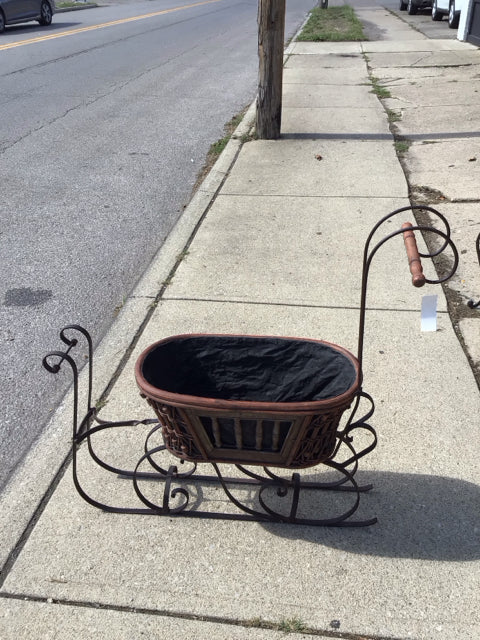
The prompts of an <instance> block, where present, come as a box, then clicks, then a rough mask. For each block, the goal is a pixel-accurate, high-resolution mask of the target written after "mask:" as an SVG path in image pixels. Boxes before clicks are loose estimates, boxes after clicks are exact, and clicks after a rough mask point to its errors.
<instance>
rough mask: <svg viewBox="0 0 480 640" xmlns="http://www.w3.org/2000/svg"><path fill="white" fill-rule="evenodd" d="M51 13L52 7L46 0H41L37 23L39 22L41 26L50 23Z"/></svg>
mask: <svg viewBox="0 0 480 640" xmlns="http://www.w3.org/2000/svg"><path fill="white" fill-rule="evenodd" d="M52 15H53V14H52V7H51V6H50V5H49V3H48V2H47V0H43V2H42V6H41V7H40V18H39V20H38V22H39V24H41V25H42V27H48V25H49V24H52Z"/></svg>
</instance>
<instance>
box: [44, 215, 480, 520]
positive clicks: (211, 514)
mask: <svg viewBox="0 0 480 640" xmlns="http://www.w3.org/2000/svg"><path fill="white" fill-rule="evenodd" d="M415 210H424V211H427V212H429V213H430V214H433V215H435V216H437V217H438V218H439V220H440V221H441V222H442V223H443V225H444V227H445V231H441V230H439V229H437V228H435V227H433V226H428V225H410V226H409V227H408V232H410V231H412V230H413V231H415V230H419V231H424V232H430V233H432V234H434V235H436V236H438V237H439V238H440V239H441V240H442V243H441V247H440V249H437V250H435V251H432V252H431V253H427V254H420V253H419V252H418V250H417V249H416V244H415V249H414V257H413V260H412V261H414V262H415V263H420V257H419V256H422V257H429V258H433V257H435V256H437V255H439V254H440V253H442V252H443V251H444V250H445V249H446V248H447V247H448V248H450V250H451V252H452V254H453V267H452V268H451V269H450V272H449V273H448V275H447V276H442V277H440V278H438V279H436V280H429V279H427V278H424V280H425V281H426V282H429V283H432V284H433V283H440V282H444V281H445V280H446V279H448V277H450V276H451V275H453V273H454V272H455V270H456V267H457V265H458V252H457V250H456V247H455V245H454V244H453V242H452V240H451V238H450V228H449V225H448V222H447V221H446V219H445V218H444V217H443V216H442V215H441V214H440V213H439V212H438V211H436V210H435V209H433V208H431V207H427V206H413V207H403V208H401V209H397V210H396V211H394V212H392V213H390V214H388V215H387V216H385V217H384V218H382V220H380V222H379V223H378V224H377V225H375V227H374V228H373V230H372V232H371V233H370V235H369V237H368V238H367V242H366V245H365V250H364V257H363V273H362V286H361V302H360V323H359V336H358V362H359V369H358V373H357V375H358V377H359V385H358V386H357V387H356V389H357V390H356V391H355V395H354V397H353V406H352V407H351V409H350V415H349V417H348V419H346V420H342V422H343V423H344V426H341V425H340V423H338V424H336V425H334V427H333V428H334V429H335V432H334V438H335V445H334V447H333V448H332V450H331V453H330V454H329V455H328V457H327V458H326V459H322V460H321V461H320V462H319V463H318V464H317V463H316V462H315V465H316V466H315V470H316V471H317V468H318V467H320V465H323V466H322V467H320V468H321V469H323V470H324V471H326V472H327V474H329V473H330V472H332V471H333V472H335V473H336V477H335V478H331V477H330V475H328V477H327V478H324V479H323V480H320V479H318V477H314V478H310V477H309V476H307V475H305V472H302V473H299V471H298V465H297V467H296V466H295V465H294V464H292V465H291V466H290V467H289V466H288V465H287V464H281V465H280V466H275V465H272V464H271V463H266V464H262V463H261V462H259V460H258V459H257V460H256V461H255V463H251V464H255V465H257V466H255V470H252V469H249V468H248V466H247V465H245V464H243V463H237V464H234V463H232V462H231V461H230V462H228V461H225V460H218V459H214V458H211V459H209V458H208V457H207V458H203V459H202V460H201V461H200V462H198V461H195V460H194V461H192V460H191V459H190V461H189V457H188V456H187V455H186V456H185V457H182V455H181V451H176V452H174V453H175V455H176V456H177V458H174V457H173V456H172V454H171V452H170V451H169V449H168V448H167V445H168V442H167V440H165V442H162V443H161V444H158V442H156V440H155V439H156V438H158V436H160V435H161V436H162V438H163V439H165V429H167V428H169V429H171V428H172V425H171V424H170V423H169V424H165V423H164V422H163V417H162V416H163V413H162V412H160V413H159V414H158V417H159V420H157V419H152V418H147V419H145V420H126V421H118V422H112V421H106V420H102V419H100V418H99V417H98V415H97V413H98V412H97V408H95V407H93V406H92V376H93V347H92V340H91V337H90V335H89V334H88V332H87V331H86V330H85V329H84V328H82V327H81V326H79V325H69V326H67V327H65V328H64V329H62V331H61V332H60V338H61V340H62V342H63V343H64V344H65V345H66V346H67V348H66V349H65V351H53V352H51V353H49V354H48V355H47V356H45V358H44V359H43V365H44V367H45V368H46V369H47V370H48V371H50V372H51V373H54V374H58V373H59V371H60V370H61V366H62V364H63V363H64V362H67V363H68V364H69V366H70V368H71V371H72V376H73V391H74V394H73V395H74V409H73V439H72V440H73V441H72V456H73V464H72V470H73V479H74V484H75V487H76V489H77V491H78V492H79V494H80V495H81V496H82V497H83V498H84V499H85V500H86V501H87V502H88V503H89V504H91V505H93V506H95V507H98V508H100V509H102V510H104V511H109V512H114V513H130V514H144V515H168V516H184V517H191V518H208V519H227V520H244V521H256V522H277V523H278V522H280V523H289V524H303V525H313V526H317V525H322V526H337V527H346V526H354V527H356V526H357V527H358V526H366V525H371V524H374V523H375V522H376V521H377V519H376V518H375V517H371V518H366V519H360V520H352V519H351V518H352V516H353V514H354V513H355V512H356V510H357V509H358V506H359V503H360V494H361V493H364V492H368V491H370V490H371V489H372V485H371V484H364V485H359V484H358V483H357V481H356V479H355V475H356V473H357V470H358V461H359V460H360V458H362V457H363V456H365V455H367V454H368V453H370V452H371V451H372V450H373V449H374V448H375V446H376V443H377V436H376V432H375V430H374V428H373V427H372V426H371V425H370V424H369V423H368V421H369V420H370V418H371V417H372V415H373V413H374V411H375V405H374V402H373V399H372V398H371V396H370V395H369V394H368V393H366V392H365V391H363V389H362V388H361V383H362V369H361V366H362V361H363V339H364V331H365V315H366V295H367V285H368V274H369V269H370V266H371V262H372V259H373V257H374V256H375V254H376V253H377V251H378V250H379V249H380V247H382V246H383V245H384V244H385V242H387V241H388V240H390V239H391V238H394V237H395V236H397V235H401V234H405V233H406V231H405V229H404V228H400V229H399V230H397V231H395V232H393V233H390V234H388V235H387V236H385V237H384V238H383V239H382V240H380V241H379V242H378V243H377V244H376V245H375V246H374V247H373V249H370V244H371V241H372V238H373V236H374V234H375V232H376V231H377V230H378V228H379V227H380V226H381V225H382V224H383V223H384V222H386V221H387V220H389V219H391V218H392V217H393V216H395V215H397V214H399V213H403V212H406V211H415ZM479 238H480V235H479ZM479 242H480V240H479V239H477V245H478V243H479ZM407 250H408V249H407ZM477 251H478V252H479V259H480V248H479V247H478V246H477ZM409 260H411V256H409ZM415 268H416V269H418V268H420V270H421V266H420V267H418V265H417V266H416V267H415ZM412 273H413V272H412ZM422 278H423V274H422ZM417 286H418V285H417ZM72 333H73V334H74V335H73V337H72ZM78 334H79V335H78ZM69 336H70V337H69ZM82 337H83V339H85V341H86V343H87V348H88V362H89V366H88V376H87V377H88V382H87V385H88V393H87V400H86V406H85V408H84V412H83V417H82V419H81V420H80V421H79V418H78V415H79V394H78V384H79V373H78V368H77V364H76V362H75V359H74V358H73V356H72V351H73V349H74V348H75V347H77V346H79V344H80V341H79V338H80V339H81V338H82ZM352 357H353V356H352ZM200 400H201V401H202V403H203V406H207V407H209V406H212V407H213V406H214V404H215V403H211V402H209V399H206V398H200ZM245 404H248V403H245ZM251 404H252V405H253V404H256V405H258V403H251ZM266 404H268V407H269V410H270V411H273V410H274V407H273V408H272V404H273V405H275V403H266ZM280 404H281V403H280ZM283 404H286V403H283ZM299 404H301V405H302V411H303V413H305V406H304V405H307V404H308V403H297V405H299ZM362 404H365V405H368V406H366V408H365V412H364V415H362V416H361V417H357V413H358V412H359V409H360V407H361V406H362ZM292 406H293V405H292ZM307 408H308V407H307ZM251 413H252V412H251V410H250V412H249V413H248V418H249V419H251ZM307 417H308V415H307ZM170 418H171V416H170ZM187 422H188V421H187ZM193 424H194V423H193ZM181 426H182V429H185V428H191V425H189V424H186V423H185V422H182V425H181ZM145 427H146V428H149V431H148V433H147V434H146V435H145V433H141V434H139V435H138V437H137V441H138V451H133V452H132V463H131V466H130V468H128V469H123V468H119V467H118V466H115V465H113V464H111V463H110V462H108V461H106V460H104V458H103V456H102V455H100V454H99V453H98V451H97V449H96V448H95V447H94V440H95V436H97V435H98V434H101V433H104V432H109V431H111V430H112V429H114V430H128V431H129V432H131V430H134V431H139V430H141V431H142V432H143V431H144V428H145ZM362 432H363V433H364V434H369V436H371V439H370V442H369V444H367V445H366V446H365V445H363V446H364V448H363V449H362V450H361V451H359V452H357V451H356V450H355V448H354V446H353V440H354V437H355V436H357V435H359V434H360V433H362ZM305 433H307V432H305ZM329 437H330V436H329ZM84 441H86V443H87V450H88V453H89V456H90V458H91V459H92V460H93V461H94V462H95V463H96V464H97V465H98V466H99V467H101V468H102V469H104V470H105V471H106V472H108V473H109V474H113V476H115V479H119V480H130V481H131V483H132V487H133V493H132V498H133V499H134V500H135V505H133V506H127V504H126V503H123V504H121V505H113V504H108V503H107V502H105V501H104V499H103V498H102V499H101V500H99V499H97V498H96V497H93V496H92V495H90V491H89V490H87V489H86V488H85V484H86V482H85V480H84V479H83V480H82V479H81V478H80V475H81V474H79V455H81V453H80V450H81V445H82V443H83V442H84ZM128 447H129V450H130V449H131V442H130V440H129V444H128ZM257 453H258V452H256V454H257ZM260 454H261V452H260ZM245 459H246V460H248V459H249V458H248V456H246V458H245ZM199 464H210V465H211V467H213V470H214V471H215V475H203V474H200V473H197V469H198V468H199ZM225 464H230V468H231V470H232V471H233V473H234V475H225V474H224V472H223V469H222V470H221V466H222V467H223V466H224V465H225ZM312 464H313V463H312ZM180 465H181V466H183V465H186V470H183V469H179V467H180ZM188 465H190V466H188ZM310 466H311V465H310ZM280 467H281V468H280ZM280 474H283V475H280ZM302 474H303V475H302ZM152 481H153V482H154V484H153V485H152ZM158 483H161V491H160V495H159V497H155V498H154V497H152V496H151V493H152V487H156V486H158ZM212 484H213V485H214V486H215V485H216V486H218V487H221V488H222V489H223V491H224V493H225V495H226V496H227V497H228V499H229V505H230V508H231V509H233V510H226V511H225V510H224V508H222V509H215V508H213V507H212V508H211V510H208V509H207V510H205V509H200V508H199V504H201V502H202V500H201V496H202V492H203V491H204V490H206V489H207V488H208V487H209V486H211V485H212ZM125 486H126V485H122V487H125ZM242 489H243V490H245V489H254V492H253V494H252V493H251V494H249V495H248V497H247V499H242V498H241V497H240V496H239V495H238V494H239V492H241V490H242ZM318 492H338V494H339V495H340V494H341V493H347V494H349V493H352V494H353V500H352V504H351V505H350V506H349V507H348V508H346V509H345V508H344V510H343V512H342V513H340V514H338V515H334V516H333V517H332V516H330V517H310V515H311V514H310V511H311V510H308V509H307V511H304V510H303V511H302V504H303V502H304V501H305V500H306V499H308V497H309V496H310V497H313V498H314V497H315V496H316V495H317V494H318ZM139 503H140V505H142V506H139ZM206 504H209V503H208V502H207V503H206ZM211 504H212V503H211V502H210V505H211ZM315 515H317V512H316V511H315Z"/></svg>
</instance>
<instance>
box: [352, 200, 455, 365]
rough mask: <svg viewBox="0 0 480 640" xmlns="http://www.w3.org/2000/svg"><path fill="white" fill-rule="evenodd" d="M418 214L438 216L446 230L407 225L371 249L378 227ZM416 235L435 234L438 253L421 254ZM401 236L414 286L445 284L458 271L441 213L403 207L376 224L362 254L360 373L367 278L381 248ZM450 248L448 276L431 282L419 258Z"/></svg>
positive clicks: (420, 208) (359, 339)
mask: <svg viewBox="0 0 480 640" xmlns="http://www.w3.org/2000/svg"><path fill="white" fill-rule="evenodd" d="M417 210H423V211H428V212H429V213H431V214H433V215H435V216H437V218H438V219H439V220H440V221H441V223H442V224H443V226H444V228H445V230H444V231H442V230H441V229H437V228H436V227H433V226H430V225H423V224H416V225H412V224H411V223H409V222H408V223H404V224H403V225H402V227H401V228H400V229H397V230H396V231H393V232H392V233H389V234H388V235H386V236H385V237H384V238H382V239H381V240H380V241H379V242H377V244H376V245H375V246H374V247H373V248H372V249H371V248H370V245H371V242H372V238H373V236H374V235H375V233H376V231H377V230H378V229H379V227H380V226H381V225H382V224H384V223H385V222H387V220H390V218H393V217H394V216H396V215H398V214H400V213H404V212H406V211H409V212H413V211H417ZM415 231H425V232H428V233H433V234H435V235H436V236H438V237H439V238H441V239H442V243H441V246H440V248H439V249H436V250H432V251H430V252H428V253H421V252H420V251H419V250H418V247H417V243H416V240H415V235H414V232H415ZM398 235H403V237H404V241H405V246H406V249H407V256H408V260H409V265H410V271H411V273H412V282H413V285H414V286H417V287H422V286H423V285H424V284H425V283H427V284H441V283H442V282H445V281H446V280H448V279H449V278H451V277H452V276H453V274H454V273H455V271H456V270H457V267H458V262H459V256H458V251H457V248H456V246H455V244H454V243H453V241H452V239H451V237H450V236H451V230H450V225H449V224H448V221H447V219H446V218H445V216H443V215H442V214H441V213H440V212H439V211H437V210H436V209H434V208H433V207H429V206H427V205H411V206H408V207H401V208H400V209H396V210H395V211H392V212H391V213H389V214H388V215H386V216H384V217H383V218H382V219H381V220H379V221H378V222H377V224H376V225H375V226H374V227H373V229H372V230H371V232H370V234H369V236H368V238H367V240H366V242H365V248H364V254H363V269H362V287H361V302H360V325H359V331H358V361H359V363H360V370H362V361H363V338H364V333H365V312H366V298H367V285H368V274H369V271H370V265H371V263H372V260H373V258H374V256H375V255H376V253H377V251H378V250H379V249H380V247H382V246H383V245H384V244H385V243H386V242H388V241H389V240H391V239H392V238H395V237H396V236H398ZM447 248H449V249H450V250H451V252H452V254H453V265H452V267H451V268H450V270H449V272H448V273H447V274H446V275H444V276H442V277H438V278H436V279H429V278H427V277H425V275H424V273H423V268H422V265H421V260H420V258H432V259H433V258H435V257H436V256H438V255H440V254H441V253H443V252H444V251H445V249H447Z"/></svg>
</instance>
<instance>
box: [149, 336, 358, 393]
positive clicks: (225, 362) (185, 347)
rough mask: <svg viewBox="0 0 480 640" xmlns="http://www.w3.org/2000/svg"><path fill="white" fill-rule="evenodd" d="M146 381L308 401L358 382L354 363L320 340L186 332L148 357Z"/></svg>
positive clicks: (186, 389) (171, 388)
mask: <svg viewBox="0 0 480 640" xmlns="http://www.w3.org/2000/svg"><path fill="white" fill-rule="evenodd" d="M142 373H143V376H144V378H145V379H146V381H147V382H148V383H150V384H151V385H152V386H154V387H156V388H157V389H162V390H164V391H168V392H170V393H177V394H182V395H189V396H197V397H203V398H216V399H222V400H246V401H251V402H310V401H314V400H326V399H329V398H334V397H337V396H339V395H342V394H343V393H345V392H346V391H348V390H349V389H350V388H351V387H352V386H353V385H354V383H355V380H356V371H355V367H354V365H353V363H352V361H351V360H350V359H349V358H348V357H347V356H345V355H344V354H343V353H341V352H340V351H337V350H336V349H335V348H333V347H331V346H329V345H327V344H323V343H321V342H315V341H309V340H296V339H289V338H274V337H252V336H191V337H190V336H182V337H177V338H173V339H169V340H167V341H165V342H163V343H160V344H158V345H157V346H156V347H155V348H153V349H152V350H151V351H150V352H149V353H148V355H147V356H146V357H145V360H144V362H143V367H142Z"/></svg>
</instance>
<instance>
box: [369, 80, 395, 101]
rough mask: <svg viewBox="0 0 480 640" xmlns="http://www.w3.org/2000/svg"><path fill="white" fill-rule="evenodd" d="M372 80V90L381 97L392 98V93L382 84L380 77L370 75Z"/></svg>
mask: <svg viewBox="0 0 480 640" xmlns="http://www.w3.org/2000/svg"><path fill="white" fill-rule="evenodd" d="M370 82H371V83H372V87H373V88H372V91H371V93H374V94H375V95H376V96H377V97H379V98H391V97H392V94H391V93H390V91H389V90H388V89H386V88H385V87H384V86H383V85H381V84H380V82H379V80H378V78H375V77H374V76H370Z"/></svg>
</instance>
